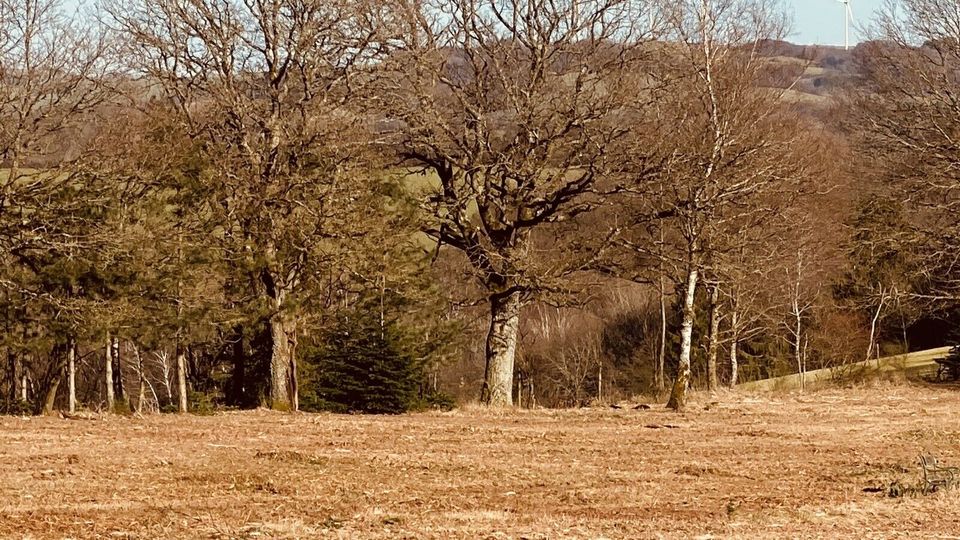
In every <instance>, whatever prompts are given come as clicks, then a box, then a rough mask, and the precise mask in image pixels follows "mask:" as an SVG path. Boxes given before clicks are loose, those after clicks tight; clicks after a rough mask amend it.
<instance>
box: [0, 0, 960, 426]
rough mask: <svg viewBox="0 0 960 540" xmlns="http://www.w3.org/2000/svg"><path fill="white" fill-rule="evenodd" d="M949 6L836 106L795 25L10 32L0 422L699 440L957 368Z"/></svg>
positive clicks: (646, 15) (391, 7)
mask: <svg viewBox="0 0 960 540" xmlns="http://www.w3.org/2000/svg"><path fill="white" fill-rule="evenodd" d="M951 4H952V3H951V2H940V1H938V0H925V1H924V2H919V1H918V2H907V3H906V7H905V9H903V10H899V11H894V10H890V11H888V12H886V13H884V14H881V16H880V18H879V19H878V23H879V24H878V29H879V30H878V31H879V32H880V35H878V36H877V39H876V40H873V41H870V42H867V43H865V44H862V45H860V46H858V47H857V49H856V50H855V51H854V52H853V54H852V55H851V56H850V57H849V58H848V59H846V60H845V61H849V62H850V63H851V64H852V65H855V66H856V69H855V75H854V76H851V77H849V78H848V79H847V80H845V81H844V83H843V84H837V85H836V87H835V88H834V89H833V90H832V93H831V94H830V95H829V99H826V100H825V101H826V102H825V103H822V102H811V98H810V96H809V95H806V94H803V93H801V92H798V91H797V88H798V81H800V80H801V79H802V77H803V76H804V74H805V73H807V72H808V70H809V69H811V68H815V67H816V65H815V63H816V62H818V59H817V57H816V54H812V55H810V56H806V57H800V58H797V57H790V58H786V57H784V56H783V55H778V54H777V53H776V52H775V50H774V49H776V46H777V44H778V43H781V40H782V39H783V38H784V37H785V36H786V35H787V32H788V29H789V25H788V21H787V19H786V17H785V15H784V14H783V13H782V12H781V11H780V8H779V6H778V4H777V3H776V2H774V1H772V0H680V1H677V2H660V1H658V0H647V1H644V0H576V1H575V0H551V1H541V0H393V1H389V2H380V1H377V2H374V1H372V0H334V1H330V0H322V1H321V0H297V1H288V0H277V1H263V0H106V1H105V2H104V4H103V5H102V6H100V7H99V9H98V11H97V15H96V16H92V15H89V14H83V13H76V14H73V13H70V12H69V11H68V10H67V9H66V8H65V6H64V5H62V4H60V3H59V1H58V0H0V117H2V118H0V152H2V159H3V164H2V171H0V295H2V299H0V305H2V310H0V319H2V324H3V325H4V326H5V332H4V333H3V338H2V339H0V354H3V355H4V356H5V358H6V362H4V363H3V364H4V365H3V368H2V373H3V378H2V381H3V384H4V387H5V390H6V391H5V392H4V398H3V400H2V403H3V407H4V409H5V410H7V411H10V412H28V411H29V412H49V411H52V410H54V409H56V408H61V407H62V408H65V409H68V410H69V411H70V412H74V411H75V410H76V409H77V408H78V407H88V408H101V409H106V410H122V409H124V408H130V409H134V410H137V411H158V410H171V411H173V410H177V411H181V412H186V411H187V410H189V409H194V410H200V409H203V408H204V407H214V406H236V407H255V406H268V407H271V408H273V409H278V410H297V409H298V408H300V407H301V406H303V407H304V408H308V409H317V408H324V409H332V410H338V411H344V412H347V411H369V412H398V411H402V410H408V409H410V408H413V407H424V406H437V405H445V404H448V403H449V402H450V397H449V396H447V395H445V391H446V392H447V393H450V392H454V393H456V392H458V391H460V390H458V389H462V388H464V387H465V390H462V392H466V393H469V394H473V395H479V397H480V399H481V401H482V402H483V403H485V404H487V405H490V406H497V407H499V406H510V405H513V404H514V403H519V404H521V405H522V404H528V405H529V404H532V403H535V402H537V399H538V397H539V402H540V403H545V404H548V405H560V404H568V405H578V404H582V403H585V402H587V401H589V400H590V399H597V398H600V399H603V398H604V397H607V398H611V397H613V396H614V395H615V394H617V393H620V394H628V393H631V392H634V393H641V392H645V393H657V394H659V393H663V394H664V396H665V397H666V394H669V406H670V407H672V408H675V409H678V410H680V409H683V407H684V405H685V402H686V399H687V392H688V390H689V388H690V387H691V385H697V384H702V385H703V386H705V387H706V388H709V389H716V388H718V387H719V386H720V385H721V384H728V385H731V386H733V385H736V384H737V382H738V381H739V380H740V379H741V378H742V377H743V376H744V375H746V376H748V377H752V378H757V377H762V376H765V375H770V374H773V373H774V372H776V371H777V370H781V371H782V370H784V369H789V370H793V371H799V372H803V371H805V370H807V369H810V368H814V367H820V366H826V365H834V364H838V363H846V362H850V361H855V360H863V359H869V358H873V357H876V356H878V355H879V354H880V353H881V350H882V349H883V350H893V349H896V350H901V351H902V350H907V349H909V348H910V346H911V342H914V343H916V342H918V341H920V342H923V340H924V339H930V335H931V333H934V334H937V333H938V332H939V334H938V335H940V336H943V334H944V329H945V328H951V327H953V328H955V326H956V324H955V321H956V315H957V310H956V306H957V302H956V300H957V298H958V296H957V293H958V287H957V286H958V283H960V278H958V276H960V274H958V271H957V270H958V269H957V266H956V264H957V253H958V251H957V249H956V248H957V239H958V237H960V236H958V235H960V232H958V229H957V223H958V221H957V219H956V217H955V215H956V214H955V210H956V208H957V201H958V198H957V197H958V185H960V184H958V182H957V176H956V171H955V170H954V169H955V164H956V163H957V162H958V160H960V152H958V149H957V147H956V144H955V132H956V130H957V129H958V127H960V115H958V114H957V112H956V111H957V110H958V109H957V108H956V106H955V105H956V104H955V95H954V94H955V92H954V91H953V88H954V86H955V84H956V81H955V78H956V69H955V66H957V65H958V63H960V35H958V32H957V30H956V29H957V28H960V24H953V23H956V22H957V21H954V20H953V19H955V18H956V12H955V10H954V9H953V8H952V7H951ZM931 9H938V10H940V12H942V13H940V15H942V17H933V18H931V17H930V16H928V13H929V11H930V10H931ZM951 21H952V22H951ZM944 339H946V337H944ZM478 367H479V368H480V369H482V376H479V374H478V376H477V377H474V376H473V375H472V373H473V372H474V371H475V368H478ZM745 370H746V371H745ZM457 381H458V382H457ZM671 381H672V383H671Z"/></svg>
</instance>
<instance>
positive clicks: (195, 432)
mask: <svg viewBox="0 0 960 540" xmlns="http://www.w3.org/2000/svg"><path fill="white" fill-rule="evenodd" d="M958 412H960V389H957V388H950V387H942V386H938V387H929V386H918V385H909V384H900V385H895V384H882V385H880V386H876V387H872V388H859V389H854V390H823V391H819V392H816V393H811V394H807V395H803V396H795V395H794V396H779V397H771V396H761V395H736V394H721V395H719V396H715V397H710V396H706V395H701V396H699V397H698V401H697V402H696V403H695V404H694V405H693V406H692V407H691V410H690V411H689V412H687V413H685V414H682V415H677V414H673V413H670V412H667V411H664V410H662V408H660V407H656V406H655V407H654V408H653V409H651V410H629V409H622V410H613V409H604V410H596V409H591V410H587V409H584V410H578V411H536V412H526V411H517V412H510V413H504V414H491V413H488V412H484V411H480V410H472V409H471V410H466V411H455V412H451V413H430V414H417V415H409V416H398V417H360V416H354V417H352V416H335V415H286V414H276V413H269V412H261V411H257V412H245V413H229V414H222V415H217V416H206V417H199V416H191V417H186V418H179V417H176V416H172V415H164V416H151V417H147V418H128V417H105V418H84V419H60V418H29V419H27V418H24V419H19V418H3V419H0V537H2V538H113V539H118V538H119V539H122V538H251V539H253V538H351V539H352V538H418V539H419V538H516V539H520V538H527V539H534V538H545V539H547V538H549V539H553V538H765V539H766V538H853V537H856V538H895V537H901V538H960V491H946V492H940V493H936V494H934V495H929V496H919V495H916V496H908V497H905V498H901V499H891V498H887V497H885V496H884V495H883V494H877V493H866V492H864V491H863V490H864V488H869V487H874V486H881V485H885V484H887V483H888V482H889V481H891V480H893V479H900V480H901V481H904V482H916V480H917V478H918V474H919V473H918V469H917V465H916V458H917V456H918V455H919V454H920V453H921V452H933V453H935V454H937V455H938V456H939V457H940V460H941V462H943V463H948V464H960V416H958Z"/></svg>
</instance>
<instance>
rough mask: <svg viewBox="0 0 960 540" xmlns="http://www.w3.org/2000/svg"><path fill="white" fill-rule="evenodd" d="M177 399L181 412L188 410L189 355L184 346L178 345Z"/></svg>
mask: <svg viewBox="0 0 960 540" xmlns="http://www.w3.org/2000/svg"><path fill="white" fill-rule="evenodd" d="M177 399H178V402H179V410H180V412H182V413H185V412H187V356H186V355H185V354H184V353H183V347H177Z"/></svg>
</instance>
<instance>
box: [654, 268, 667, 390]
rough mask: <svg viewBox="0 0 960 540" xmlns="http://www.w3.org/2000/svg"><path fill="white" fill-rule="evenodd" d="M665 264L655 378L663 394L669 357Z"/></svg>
mask: <svg viewBox="0 0 960 540" xmlns="http://www.w3.org/2000/svg"><path fill="white" fill-rule="evenodd" d="M663 273H664V269H663V263H661V264H660V280H659V284H660V351H659V354H658V355H657V372H656V374H655V376H654V379H655V382H656V385H657V392H663V389H664V387H665V386H666V382H665V378H666V377H664V369H665V365H666V357H667V297H666V288H667V287H666V284H665V283H664V280H665V279H666V278H665V277H664V275H663Z"/></svg>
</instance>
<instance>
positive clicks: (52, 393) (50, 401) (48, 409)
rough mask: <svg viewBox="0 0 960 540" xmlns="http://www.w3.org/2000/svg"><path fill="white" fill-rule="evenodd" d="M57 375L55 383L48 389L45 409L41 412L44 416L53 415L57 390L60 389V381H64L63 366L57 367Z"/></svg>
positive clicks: (54, 379)
mask: <svg viewBox="0 0 960 540" xmlns="http://www.w3.org/2000/svg"><path fill="white" fill-rule="evenodd" d="M56 372H57V374H56V375H54V377H53V381H52V382H51V383H50V386H49V387H48V388H47V395H46V396H45V397H44V399H43V409H42V410H41V412H42V413H43V414H44V415H48V414H51V413H53V406H54V405H56V402H57V390H59V389H60V381H61V380H62V379H63V364H60V365H59V366H57V370H56Z"/></svg>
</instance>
